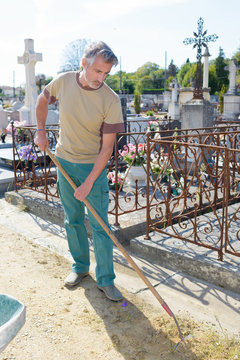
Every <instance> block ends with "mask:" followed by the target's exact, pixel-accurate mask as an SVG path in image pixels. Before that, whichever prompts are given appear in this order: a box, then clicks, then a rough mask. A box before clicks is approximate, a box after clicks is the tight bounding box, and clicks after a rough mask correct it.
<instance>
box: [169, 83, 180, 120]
mask: <svg viewBox="0 0 240 360" xmlns="http://www.w3.org/2000/svg"><path fill="white" fill-rule="evenodd" d="M168 117H169V118H170V117H171V119H172V120H179V119H180V108H179V103H178V83H177V80H176V79H173V81H172V99H171V101H170V103H169V105H168Z"/></svg>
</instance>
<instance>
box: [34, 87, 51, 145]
mask: <svg viewBox="0 0 240 360" xmlns="http://www.w3.org/2000/svg"><path fill="white" fill-rule="evenodd" d="M47 114H48V99H47V98H46V96H45V95H44V94H43V93H41V94H40V95H39V96H38V98H37V105H36V117H37V128H38V129H41V130H40V131H37V136H36V137H35V139H34V142H35V144H36V145H37V146H38V147H39V148H40V150H41V151H44V150H45V148H48V146H49V143H48V139H47V136H46V131H45V124H46V120H47Z"/></svg>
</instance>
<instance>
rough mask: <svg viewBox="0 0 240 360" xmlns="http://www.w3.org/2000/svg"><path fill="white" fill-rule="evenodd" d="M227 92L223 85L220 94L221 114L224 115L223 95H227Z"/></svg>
mask: <svg viewBox="0 0 240 360" xmlns="http://www.w3.org/2000/svg"><path fill="white" fill-rule="evenodd" d="M226 91H227V87H226V85H225V84H223V85H222V88H221V91H220V94H219V104H220V114H222V113H223V94H225V93H226Z"/></svg>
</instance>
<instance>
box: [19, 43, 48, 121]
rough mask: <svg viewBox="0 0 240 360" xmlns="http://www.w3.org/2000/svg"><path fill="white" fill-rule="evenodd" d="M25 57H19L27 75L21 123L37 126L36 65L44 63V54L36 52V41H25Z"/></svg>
mask: <svg viewBox="0 0 240 360" xmlns="http://www.w3.org/2000/svg"><path fill="white" fill-rule="evenodd" d="M24 42H25V51H24V54H23V56H18V63H19V64H24V66H25V75H26V87H25V101H24V109H22V110H21V111H20V121H24V120H26V121H27V124H28V125H35V124H36V115H35V106H36V101H37V96H38V94H37V86H36V80H35V65H36V62H37V61H42V54H41V53H36V52H35V51H34V41H33V40H32V39H25V40H24Z"/></svg>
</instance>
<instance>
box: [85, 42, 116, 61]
mask: <svg viewBox="0 0 240 360" xmlns="http://www.w3.org/2000/svg"><path fill="white" fill-rule="evenodd" d="M97 56H102V57H103V59H104V61H105V62H106V63H110V64H112V65H114V66H116V65H117V64H118V58H117V57H116V55H115V54H114V53H113V51H112V49H111V48H110V47H109V46H108V45H107V44H105V43H104V42H103V41H98V42H94V43H91V44H89V45H87V46H86V48H85V51H84V54H83V57H84V58H86V60H87V64H88V65H90V64H92V63H93V62H94V61H95V59H96V57H97Z"/></svg>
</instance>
